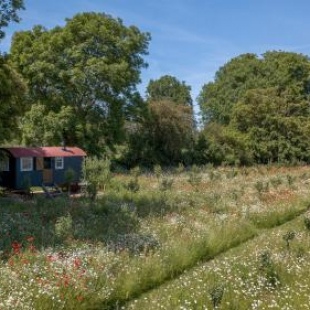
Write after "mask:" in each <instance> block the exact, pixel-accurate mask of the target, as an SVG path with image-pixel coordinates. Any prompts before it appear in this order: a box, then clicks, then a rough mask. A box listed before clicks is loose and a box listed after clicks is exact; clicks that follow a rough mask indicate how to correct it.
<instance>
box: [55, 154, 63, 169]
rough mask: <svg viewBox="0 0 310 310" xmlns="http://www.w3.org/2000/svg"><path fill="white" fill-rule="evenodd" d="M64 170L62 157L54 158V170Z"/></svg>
mask: <svg viewBox="0 0 310 310" xmlns="http://www.w3.org/2000/svg"><path fill="white" fill-rule="evenodd" d="M63 168H64V158H63V157H55V169H58V170H60V169H63Z"/></svg>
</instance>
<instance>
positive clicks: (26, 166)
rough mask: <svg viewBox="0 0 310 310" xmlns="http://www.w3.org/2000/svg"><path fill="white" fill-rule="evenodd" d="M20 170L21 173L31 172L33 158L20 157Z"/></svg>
mask: <svg viewBox="0 0 310 310" xmlns="http://www.w3.org/2000/svg"><path fill="white" fill-rule="evenodd" d="M20 170H21V171H32V170H33V158H32V157H21V159H20Z"/></svg>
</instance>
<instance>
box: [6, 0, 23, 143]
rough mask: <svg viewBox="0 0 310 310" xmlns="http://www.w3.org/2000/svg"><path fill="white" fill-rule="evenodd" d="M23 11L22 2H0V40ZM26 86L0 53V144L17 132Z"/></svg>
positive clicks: (11, 0) (17, 20) (10, 0)
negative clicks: (19, 12) (21, 10)
mask: <svg viewBox="0 0 310 310" xmlns="http://www.w3.org/2000/svg"><path fill="white" fill-rule="evenodd" d="M20 9H23V1H22V0H0V40H1V39H3V38H4V36H5V31H4V30H3V28H5V27H7V26H8V25H9V23H10V22H11V21H13V22H19V20H20V18H19V16H18V10H20ZM25 90H26V86H25V84H24V82H23V80H22V78H21V76H20V75H19V74H18V73H17V72H16V71H15V70H14V69H13V67H12V66H11V64H10V62H9V57H8V56H7V55H2V54H1V51H0V105H1V107H0V142H1V143H3V142H8V141H9V140H10V139H11V138H12V137H14V135H17V132H18V128H19V126H18V118H19V116H20V115H21V114H22V113H23V110H24V109H23V95H24V93H25Z"/></svg>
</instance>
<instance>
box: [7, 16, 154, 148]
mask: <svg viewBox="0 0 310 310" xmlns="http://www.w3.org/2000/svg"><path fill="white" fill-rule="evenodd" d="M149 40H150V35H149V34H148V33H142V32H140V31H139V29H138V28H137V27H135V26H129V27H127V26H125V25H124V24H123V22H122V20H120V19H117V18H113V17H111V16H109V15H106V14H103V13H82V14H77V15H76V16H74V17H73V18H71V19H67V21H66V25H65V26H64V27H55V28H54V29H52V30H46V29H45V28H43V27H42V26H36V27H34V28H33V29H32V30H31V31H24V32H18V33H16V34H15V35H14V37H13V42H12V47H11V58H12V61H13V62H14V65H15V66H16V68H17V70H18V71H19V72H20V73H21V74H22V75H23V76H24V77H25V79H26V80H27V83H28V85H29V98H28V99H29V104H30V105H32V104H37V103H40V104H41V105H43V106H44V111H45V113H47V114H48V113H50V112H53V113H55V114H57V113H62V111H63V110H62V109H63V107H71V108H72V109H71V110H70V111H71V113H68V110H67V117H71V118H72V121H71V122H70V124H72V126H73V127H71V128H70V129H69V132H68V130H67V133H66V139H67V143H69V144H77V145H80V146H82V147H84V148H85V149H86V150H88V151H89V153H93V154H99V153H100V152H101V150H102V147H103V145H106V144H107V143H110V144H113V143H117V142H118V141H120V139H121V138H122V128H123V124H124V121H125V118H126V117H127V118H130V112H131V111H132V110H134V106H135V102H136V101H138V102H139V100H137V98H138V97H139V96H137V90H136V85H137V84H138V83H139V82H140V72H141V69H142V68H145V67H146V66H147V64H146V63H145V61H144V59H143V55H145V54H147V48H148V43H149ZM28 116H29V115H28ZM60 119H61V117H60ZM25 122H26V124H27V120H25ZM56 127H57V126H56ZM57 137H60V134H59V132H56V130H55V132H54V139H51V142H50V143H55V140H57Z"/></svg>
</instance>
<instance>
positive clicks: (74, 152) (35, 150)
mask: <svg viewBox="0 0 310 310" xmlns="http://www.w3.org/2000/svg"><path fill="white" fill-rule="evenodd" d="M2 149H4V150H8V151H9V152H10V153H11V154H12V155H13V157H17V158H19V157H73V156H86V153H85V152H84V151H83V150H82V149H80V148H78V147H68V146H67V147H66V148H65V149H64V148H63V147H61V146H45V147H6V148H2Z"/></svg>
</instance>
